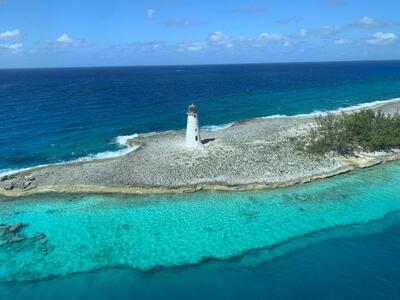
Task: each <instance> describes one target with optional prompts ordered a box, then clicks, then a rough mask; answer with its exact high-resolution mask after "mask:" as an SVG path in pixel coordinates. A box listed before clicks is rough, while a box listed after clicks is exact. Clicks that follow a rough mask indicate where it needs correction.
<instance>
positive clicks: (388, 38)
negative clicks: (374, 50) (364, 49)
mask: <svg viewBox="0 0 400 300" xmlns="http://www.w3.org/2000/svg"><path fill="white" fill-rule="evenodd" d="M398 39H399V38H398V37H397V35H396V34H394V33H392V32H387V33H384V32H377V33H374V34H370V35H369V38H368V39H367V43H368V44H370V45H376V46H388V45H392V44H394V43H395V42H397V40H398Z"/></svg>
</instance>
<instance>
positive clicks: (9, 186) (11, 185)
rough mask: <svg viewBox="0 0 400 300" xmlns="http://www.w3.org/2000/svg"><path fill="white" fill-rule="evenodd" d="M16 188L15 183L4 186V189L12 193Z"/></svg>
mask: <svg viewBox="0 0 400 300" xmlns="http://www.w3.org/2000/svg"><path fill="white" fill-rule="evenodd" d="M15 187H16V185H15V183H14V182H10V183H8V184H6V185H5V186H4V189H5V190H6V191H12V190H13V189H15Z"/></svg>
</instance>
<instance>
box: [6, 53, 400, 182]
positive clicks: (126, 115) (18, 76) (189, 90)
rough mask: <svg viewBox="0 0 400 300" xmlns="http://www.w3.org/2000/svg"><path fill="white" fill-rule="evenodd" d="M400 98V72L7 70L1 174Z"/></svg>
mask: <svg viewBox="0 0 400 300" xmlns="http://www.w3.org/2000/svg"><path fill="white" fill-rule="evenodd" d="M397 97H400V62H399V61H397V62H343V63H298V64H250V65H220V66H215V65H214V66H166V67H123V68H76V69H74V68H70V69H18V70H0V99H1V100H0V112H1V113H0V174H1V173H4V172H6V171H9V170H18V169H21V168H27V167H33V166H37V165H43V164H51V163H62V162H66V161H71V160H77V159H85V160H88V159H96V158H105V157H111V156H116V155H120V154H124V153H126V152H128V151H130V150H129V149H127V148H126V145H125V144H124V141H126V136H130V135H133V134H141V133H148V132H158V131H164V130H175V129H183V128H185V126H186V109H187V106H188V105H189V104H191V103H192V102H194V103H196V104H197V106H198V108H199V111H200V121H201V125H202V126H207V127H206V128H207V129H208V130H216V129H218V128H219V126H223V125H225V124H229V123H231V122H234V121H238V120H243V119H250V118H256V117H268V116H273V115H297V114H308V113H313V112H316V111H329V110H336V109H340V108H343V107H349V106H354V105H360V104H363V103H367V102H374V101H380V100H388V99H392V98H397Z"/></svg>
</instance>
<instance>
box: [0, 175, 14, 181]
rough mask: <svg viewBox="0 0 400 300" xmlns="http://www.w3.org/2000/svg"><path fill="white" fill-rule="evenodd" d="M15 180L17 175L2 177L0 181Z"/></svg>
mask: <svg viewBox="0 0 400 300" xmlns="http://www.w3.org/2000/svg"><path fill="white" fill-rule="evenodd" d="M14 178H15V175H4V176H3V177H0V181H6V180H11V179H14Z"/></svg>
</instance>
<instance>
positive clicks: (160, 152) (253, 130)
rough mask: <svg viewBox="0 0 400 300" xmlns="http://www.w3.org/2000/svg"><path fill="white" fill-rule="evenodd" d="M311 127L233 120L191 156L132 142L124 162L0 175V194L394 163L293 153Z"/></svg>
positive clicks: (253, 181) (227, 183) (257, 184)
mask: <svg viewBox="0 0 400 300" xmlns="http://www.w3.org/2000/svg"><path fill="white" fill-rule="evenodd" d="M370 108H373V109H375V110H380V111H382V112H385V113H394V112H397V111H399V110H400V99H395V100H392V101H386V102H382V103H379V104H371V106H370ZM200 120H201V115H200ZM313 123H314V116H313V115H308V116H295V117H275V118H273V117H272V118H258V119H252V120H248V121H239V122H236V123H235V124H234V125H233V126H231V127H229V128H226V129H223V130H219V131H214V132H205V131H203V132H202V140H203V144H204V147H203V148H202V149H194V150H192V149H188V148H187V147H186V146H185V144H184V141H185V131H184V130H181V131H169V132H162V133H157V134H144V135H139V136H138V137H137V138H134V139H132V140H129V141H128V143H130V144H131V145H132V146H135V147H138V149H137V150H135V151H133V152H131V153H129V154H127V155H124V156H120V157H116V158H112V159H105V160H96V161H87V162H73V163H67V164H59V165H50V166H46V167H39V168H33V169H30V170H28V171H23V172H19V173H16V174H13V175H9V176H4V177H2V178H1V180H0V194H1V195H5V196H20V195H26V194H34V193H45V192H70V193H132V194H134V193H176V192H191V191H197V190H251V189H264V188H272V187H283V186H289V185H294V184H298V183H305V182H309V181H311V180H315V179H321V178H325V177H330V176H334V175H337V174H340V173H344V172H348V171H351V170H353V169H354V168H355V167H368V166H371V165H374V164H378V163H381V162H384V161H387V160H394V159H399V158H400V153H399V152H391V153H374V154H371V153H365V154H360V155H359V156H358V157H346V158H343V157H338V156H336V155H334V154H330V155H325V156H313V155H310V154H306V153H302V152H300V151H297V150H296V149H295V145H294V143H293V142H292V138H293V137H299V136H302V135H304V134H305V133H307V131H308V130H309V129H310V128H311V127H312V126H313Z"/></svg>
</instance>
